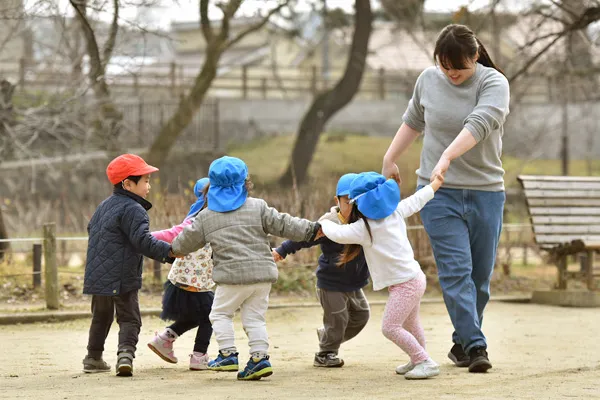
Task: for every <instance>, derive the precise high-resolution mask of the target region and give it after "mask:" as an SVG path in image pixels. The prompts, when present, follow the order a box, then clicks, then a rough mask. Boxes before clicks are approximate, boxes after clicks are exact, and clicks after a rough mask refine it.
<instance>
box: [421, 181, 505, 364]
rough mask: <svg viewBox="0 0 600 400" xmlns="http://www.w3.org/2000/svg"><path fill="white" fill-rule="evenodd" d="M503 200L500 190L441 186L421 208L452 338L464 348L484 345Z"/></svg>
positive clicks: (467, 350)
mask: <svg viewBox="0 0 600 400" xmlns="http://www.w3.org/2000/svg"><path fill="white" fill-rule="evenodd" d="M505 200H506V195H505V193H504V192H503V191H501V192H486V191H481V190H466V189H445V188H440V189H439V190H438V191H437V192H436V194H435V197H434V199H433V200H431V201H430V202H428V203H427V204H426V205H425V207H424V208H423V209H422V210H421V219H422V220H423V225H424V226H425V230H426V231H427V235H428V236H429V240H430V241H431V246H432V248H433V255H434V257H435V262H436V264H437V270H438V276H439V280H440V285H441V287H442V292H443V295H444V302H445V303H446V308H447V309H448V314H449V315H450V319H451V320H452V324H453V325H454V333H453V334H452V341H453V342H454V343H458V344H460V345H462V347H463V349H464V351H465V352H466V353H467V354H468V353H469V351H470V350H471V349H472V348H474V347H486V348H487V343H486V339H485V336H484V334H483V332H482V331H481V325H482V322H483V310H484V309H485V306H486V304H487V302H488V300H489V298H490V280H491V277H492V272H493V271H494V264H495V262H496V250H497V248H498V241H499V239H500V232H501V230H502V216H503V211H504V202H505Z"/></svg>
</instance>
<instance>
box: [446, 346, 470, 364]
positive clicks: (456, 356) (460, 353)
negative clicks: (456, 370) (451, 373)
mask: <svg viewBox="0 0 600 400" xmlns="http://www.w3.org/2000/svg"><path fill="white" fill-rule="evenodd" d="M448 358H449V359H450V360H452V362H453V363H454V365H456V366H457V367H461V368H466V367H468V366H469V365H470V364H471V358H470V357H469V356H468V355H467V354H466V353H465V351H464V350H463V348H462V346H461V345H460V344H456V343H454V346H452V348H451V349H450V352H449V353H448Z"/></svg>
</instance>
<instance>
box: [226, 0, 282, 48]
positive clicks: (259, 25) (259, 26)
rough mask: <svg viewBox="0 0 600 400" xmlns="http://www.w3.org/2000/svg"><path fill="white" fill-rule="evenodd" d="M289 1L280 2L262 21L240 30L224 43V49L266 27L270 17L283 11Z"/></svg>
mask: <svg viewBox="0 0 600 400" xmlns="http://www.w3.org/2000/svg"><path fill="white" fill-rule="evenodd" d="M289 3H290V0H285V1H283V2H282V3H280V4H279V5H278V6H277V7H275V8H273V9H271V10H270V11H269V12H268V13H267V15H265V16H264V17H263V19H262V20H261V21H260V22H258V23H256V24H254V25H252V26H249V27H248V28H246V29H244V30H243V31H241V32H239V33H238V34H237V35H236V36H235V37H233V38H231V39H229V40H228V41H227V42H226V43H225V44H224V47H223V49H224V50H226V49H228V48H230V47H231V46H233V45H235V44H236V43H238V42H239V41H240V40H242V39H243V38H244V37H245V36H246V35H249V34H250V33H253V32H256V31H258V30H260V29H262V28H263V27H264V26H265V25H266V24H267V22H269V19H270V18H271V17H272V16H273V15H275V14H277V13H278V12H279V11H281V10H282V9H283V8H284V7H285V6H287V5H288V4H289Z"/></svg>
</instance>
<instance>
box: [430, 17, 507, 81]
mask: <svg viewBox="0 0 600 400" xmlns="http://www.w3.org/2000/svg"><path fill="white" fill-rule="evenodd" d="M477 53H479V58H477V62H478V63H479V64H481V65H483V66H486V67H490V68H494V69H495V70H496V71H498V72H500V73H501V74H502V75H504V72H503V71H502V70H501V69H500V68H499V67H498V66H497V65H496V64H494V62H493V61H492V58H491V57H490V55H489V53H488V52H487V50H486V49H485V46H484V45H483V43H481V41H480V40H479V39H477V37H475V34H474V33H473V31H472V30H471V29H470V28H469V27H468V26H465V25H458V24H452V25H448V26H446V27H445V28H444V29H442V31H441V32H440V34H439V36H438V38H437V41H436V42H435V49H434V50H433V59H434V62H435V63H436V64H437V63H438V61H439V63H440V64H442V67H444V68H445V69H452V68H454V69H464V68H466V61H467V60H470V59H473V58H474V57H475V55H476V54H477Z"/></svg>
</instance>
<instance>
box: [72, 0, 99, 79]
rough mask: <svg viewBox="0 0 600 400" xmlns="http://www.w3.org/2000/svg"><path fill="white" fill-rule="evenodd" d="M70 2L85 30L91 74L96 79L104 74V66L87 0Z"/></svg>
mask: <svg viewBox="0 0 600 400" xmlns="http://www.w3.org/2000/svg"><path fill="white" fill-rule="evenodd" d="M69 3H71V5H72V6H73V8H74V9H75V14H76V15H77V19H78V20H79V22H80V23H81V29H82V30H83V36H84V37H85V41H86V45H87V46H86V47H87V53H88V56H89V57H90V72H89V76H90V78H91V79H92V80H93V81H95V80H97V79H98V77H100V76H102V75H104V68H103V67H102V65H103V64H102V60H101V59H100V51H99V49H98V42H97V41H96V35H95V33H94V29H93V28H92V26H91V25H90V22H89V21H88V19H87V16H86V0H69Z"/></svg>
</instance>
